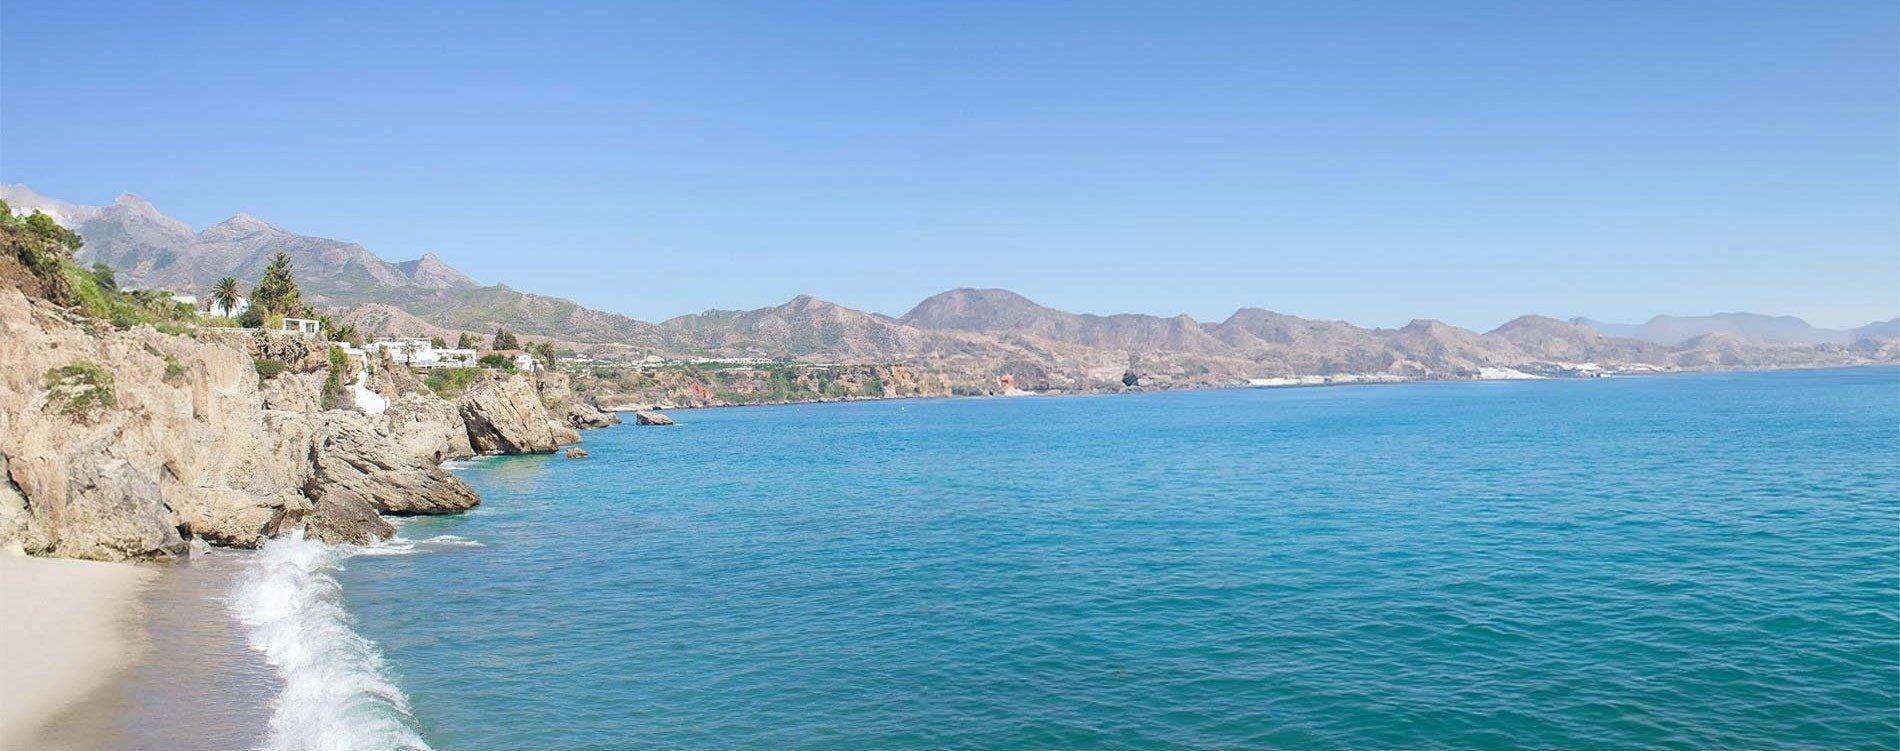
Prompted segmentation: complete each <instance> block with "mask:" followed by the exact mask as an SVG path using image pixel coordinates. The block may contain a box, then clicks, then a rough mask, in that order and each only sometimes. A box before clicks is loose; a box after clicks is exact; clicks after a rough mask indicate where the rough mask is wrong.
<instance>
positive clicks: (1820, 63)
mask: <svg viewBox="0 0 1900 751" xmlns="http://www.w3.org/2000/svg"><path fill="white" fill-rule="evenodd" d="M176 5H184V4H174V3H149V2H125V3H96V2H87V1H86V0H67V1H66V2H57V3H33V2H10V3H6V4H5V5H4V9H3V10H0V180H4V181H6V182H24V183H27V184H29V185H31V186H32V187H33V188H34V189H36V190H39V191H40V192H42V193H45V194H47V195H51V196H55V197H59V198H64V199H67V200H74V201H79V202H85V203H103V202H106V201H109V200H111V198H112V197H113V196H114V195H116V194H118V193H122V192H133V193H138V194H140V195H143V196H145V197H147V198H149V199H150V200H152V201H153V202H154V203H156V204H157V205H158V206H159V208H160V209H161V210H163V211H165V212H167V213H169V214H172V215H174V216H177V217H179V218H181V219H184V220H186V221H188V222H191V223H192V224H194V225H197V226H200V227H202V226H204V225H207V224H210V223H214V222H217V221H219V220H221V219H223V218H225V217H227V216H229V215H231V214H234V213H237V212H240V211H243V212H249V213H252V214H256V215H258V216H260V217H262V218H264V219H266V220H268V221H271V222H274V223H276V224H279V225H282V226H285V227H288V228H290V229H293V230H296V231H298V232H302V233H306V234H314V235H322V236H326V237H335V238H340V239H345V240H351V241H355V242H360V243H362V244H364V245H366V246H368V247H370V248H371V249H372V250H375V251H376V252H378V253H379V254H380V255H382V256H384V257H385V258H390V259H392V260H400V259H406V258H411V257H414V256H416V255H419V254H421V253H422V252H423V251H434V252H436V253H438V254H439V255H441V256H442V257H443V258H445V259H446V260H448V261H449V262H450V263H451V264H453V265H455V266H457V267H459V268H461V269H463V270H465V271H467V272H468V273H470V274H472V275H473V276H475V277H476V278H477V279H479V280H481V281H483V282H497V281H499V282H505V283H507V284H510V285H511V286H514V287H516V288H519V289H525V290H530V291H535V292H544V293H550V294H557V295H561V296H565V297H570V298H574V299H576V300H579V301H581V302H584V303H586V304H588V305H591V306H595V307H599V308H604V309H608V310H614V311H619V312H625V313H628V314H631V315H634V316H636V317H640V318H644V319H648V320H656V319H660V318H665V317H669V316H672V315H677V314H680V313H685V312H694V311H698V310H702V309H705V308H711V307H722V308H733V307H743V308H751V307H759V306H763V305H768V304H775V303H778V302H782V301H784V300H785V299H788V298H790V297H792V296H793V295H794V294H797V293H800V292H809V293H812V294H816V295H818V296H820V297H824V298H826V299H830V300H834V301H836V302H839V303H843V304H846V305H851V306H853V307H858V308H863V309H867V310H873V311H878V312H884V313H891V314H900V313H902V312H904V311H905V310H907V309H908V308H909V307H910V306H911V305H912V304H914V303H915V302H916V301H917V300H919V299H921V298H922V297H924V296H926V295H929V294H932V293H934V292H938V291H941V290H944V289H947V288H951V287H959V286H984V287H1007V288H1010V289H1014V290H1017V291H1019V292H1022V293H1024V294H1026V295H1029V296H1030V297H1032V298H1034V299H1036V300H1038V301H1040V302H1043V303H1045V304H1049V305H1053V306H1057V307H1061V308H1066V309H1070V310H1076V311H1082V312H1097V313H1110V312H1124V311H1131V312H1150V313H1163V314H1173V313H1182V312H1185V313H1188V314H1191V315H1193V316H1195V317H1197V318H1201V319H1203V320H1220V319H1222V318H1224V317H1226V316H1227V315H1228V314H1229V313H1231V312H1232V311H1233V309H1234V308H1236V307H1239V306H1243V305H1257V306H1262V307H1267V308H1271V309H1275V310H1279V311H1283V312H1288V313H1294V314H1299V315H1305V316H1309V317H1325V318H1343V319H1346V320H1350V321H1354V322H1356V323H1362V324H1368V325H1388V326H1389V325H1398V324H1403V323H1404V322H1405V321H1407V320H1409V319H1411V318H1414V317H1429V318H1439V319H1443V320H1446V321H1449V322H1452V323H1456V324H1460V325H1464V326H1471V327H1476V328H1480V329H1486V328H1489V327H1491V326H1494V325H1496V324H1498V323H1500V322H1502V321H1504V320H1506V319H1508V318H1511V317H1513V316H1515V315H1518V314H1520V313H1526V312H1539V313H1545V314H1549V315H1556V316H1563V317H1567V316H1573V315H1586V316H1591V317H1594V318H1599V319H1605V320H1640V319H1644V318H1647V317H1648V316H1650V315H1652V314H1655V313H1707V312H1715V311H1723V310H1751V311H1757V312H1765V313H1791V314H1796V315H1801V316H1803V317H1806V318H1808V319H1809V320H1810V321H1812V322H1814V323H1816V324H1820V325H1832V326H1849V325H1857V324H1861V323H1865V322H1866V321H1868V320H1871V319H1874V318H1887V317H1891V316H1894V315H1896V314H1900V31H1897V28H1900V10H1897V9H1896V5H1895V3H1894V2H1892V0H1868V1H1865V2H1787V3H1763V2H1659V1H1658V0H1641V1H1638V2H1573V3H1546V2H1530V3H1524V2H1502V1H1500V2H1481V3H1480V2H1473V3H1456V2H1429V3H1427V2H1409V1H1407V2H1387V3H1376V2H1359V3H1315V2H1302V3H1293V2H1288V3H1271V2H1264V1H1255V2H1239V3H1231V4H1226V3H1178V2H1175V3H1163V2H1156V3H1110V2H1078V3H1058V2H1033V3H1022V2H996V3H983V2H941V3H928V4H912V3H898V2H864V3H785V2H758V3H741V2H720V3H700V2H679V3H664V4H637V3H566V2H555V3H542V4H534V5H530V4H526V3H521V4H516V3H505V4H504V3H493V4H490V3H485V2H474V1H471V2H456V3H442V4H440V5H434V6H430V5H428V4H420V3H403V4H383V3H376V4H367V3H366V4H356V3H349V2H326V3H308V4H295V5H296V7H289V6H291V5H292V4H279V3H250V2H243V3H216V2H204V3H191V4H189V5H191V6H192V7H190V8H182V7H173V6H176ZM397 5H401V6H405V7H392V6H397ZM264 6H271V7H264ZM280 6H281V7H280Z"/></svg>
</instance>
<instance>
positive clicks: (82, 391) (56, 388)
mask: <svg viewBox="0 0 1900 751" xmlns="http://www.w3.org/2000/svg"><path fill="white" fill-rule="evenodd" d="M45 384H46V403H47V406H49V407H52V408H53V409H55V410H57V411H58V412H60V413H61V414H64V415H67V416H70V417H76V418H80V419H91V418H93V417H96V416H98V413H99V412H100V411H101V410H104V409H107V408H111V407H116V406H118V404H119V395H118V393H117V392H116V391H115V390H114V389H113V385H112V371H109V370H106V369H105V368H102V367H99V365H98V364H97V363H94V362H91V361H88V360H75V361H73V362H72V363H71V364H68V365H62V366H60V367H57V368H53V369H51V370H48V371H46V377H45Z"/></svg>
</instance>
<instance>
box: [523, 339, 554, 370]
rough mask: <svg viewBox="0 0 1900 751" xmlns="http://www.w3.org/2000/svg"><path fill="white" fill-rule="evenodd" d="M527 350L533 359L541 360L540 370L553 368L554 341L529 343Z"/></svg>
mask: <svg viewBox="0 0 1900 751" xmlns="http://www.w3.org/2000/svg"><path fill="white" fill-rule="evenodd" d="M528 352H529V353H530V354H533V355H534V359H536V360H540V361H541V369H542V370H553V369H554V356H555V351H554V342H540V343H537V344H530V345H528Z"/></svg>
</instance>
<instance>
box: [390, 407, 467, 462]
mask: <svg viewBox="0 0 1900 751" xmlns="http://www.w3.org/2000/svg"><path fill="white" fill-rule="evenodd" d="M383 419H384V420H385V421H386V423H387V425H388V431H389V437H390V438H391V439H392V440H394V441H395V442H396V445H397V446H398V448H400V449H401V450H402V451H403V452H405V453H407V454H409V455H411V456H416V457H421V458H424V459H427V460H428V461H429V462H430V463H432V464H439V463H441V462H444V461H447V460H449V459H465V458H467V457H471V456H474V455H475V447H473V446H471V445H469V442H468V424H467V423H464V422H463V421H462V413H461V412H460V411H459V410H457V409H456V408H455V405H454V404H451V403H449V402H448V401H446V400H443V399H438V398H436V397H434V396H429V395H425V394H420V393H409V394H404V395H402V396H401V397H398V398H397V399H396V400H395V401H393V402H391V403H390V404H389V409H387V410H385V411H384V412H383Z"/></svg>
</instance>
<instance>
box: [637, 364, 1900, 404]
mask: <svg viewBox="0 0 1900 751" xmlns="http://www.w3.org/2000/svg"><path fill="white" fill-rule="evenodd" d="M1892 367H1900V362H1866V363H1856V364H1852V365H1838V364H1827V365H1788V366H1782V367H1773V368H1739V367H1738V368H1682V369H1677V370H1663V371H1654V372H1632V373H1612V374H1605V375H1602V376H1596V377H1590V378H1585V377H1578V376H1541V377H1537V378H1408V379H1405V380H1391V381H1346V382H1340V383H1302V384H1286V385H1275V386H1254V385H1247V384H1240V385H1224V384H1210V385H1182V386H1175V387H1164V388H1142V387H1133V388H1126V389H1117V390H1113V391H1109V390H1101V391H1080V390H1077V391H1068V390H1050V391H1022V392H1018V393H1012V394H927V395H921V396H847V397H838V398H832V399H806V400H799V401H782V402H737V403H732V402H728V403H721V404H677V405H653V404H640V405H631V404H615V405H613V406H611V407H608V406H602V407H600V408H599V409H600V411H602V412H606V413H609V414H614V415H620V414H632V413H634V412H637V411H640V410H653V411H655V412H683V411H688V410H701V409H731V408H737V407H792V406H800V405H810V404H844V403H849V402H891V401H935V400H947V399H1016V398H1022V397H1041V398H1053V397H1070V396H1126V395H1131V394H1169V393H1192V392H1201V391H1298V390H1305V389H1330V388H1350V387H1354V386H1402V385H1407V384H1422V383H1534V382H1551V381H1595V380H1629V379H1632V378H1659V377H1669V376H1694V375H1720V374H1733V373H1786V372H1799V371H1812V370H1856V369H1860V368H1892Z"/></svg>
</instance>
